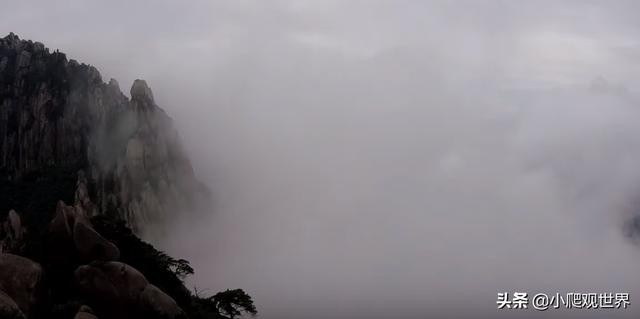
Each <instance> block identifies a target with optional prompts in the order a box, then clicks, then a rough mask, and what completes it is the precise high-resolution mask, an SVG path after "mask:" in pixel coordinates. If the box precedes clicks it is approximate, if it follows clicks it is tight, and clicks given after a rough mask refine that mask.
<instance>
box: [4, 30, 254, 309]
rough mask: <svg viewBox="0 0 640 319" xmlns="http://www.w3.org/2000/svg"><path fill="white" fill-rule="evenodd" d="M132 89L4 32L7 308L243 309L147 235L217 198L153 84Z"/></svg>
mask: <svg viewBox="0 0 640 319" xmlns="http://www.w3.org/2000/svg"><path fill="white" fill-rule="evenodd" d="M130 96H131V98H127V97H126V96H125V95H124V94H123V93H122V92H121V91H120V88H119V85H118V83H117V82H116V81H115V80H113V79H112V80H110V81H109V83H105V82H103V81H102V78H101V76H100V73H99V72H98V71H97V70H96V68H94V67H92V66H90V65H86V64H82V63H78V62H77V61H75V60H68V59H67V57H66V56H65V54H63V53H60V52H58V51H57V50H56V51H54V52H51V51H50V50H49V49H47V48H46V47H45V46H44V45H43V44H42V43H39V42H32V41H25V40H21V39H20V38H19V37H18V36H16V35H15V34H13V33H11V34H9V35H8V36H6V37H5V38H2V39H0V318H187V317H191V318H224V316H222V315H221V314H220V313H221V310H220V309H225V310H224V311H226V312H224V311H222V313H223V314H225V313H233V314H237V313H238V312H233V311H231V312H229V310H228V309H235V308H233V307H235V306H234V305H233V304H230V303H229V302H227V301H225V300H234V298H235V297H234V296H231V298H224V300H222V299H220V298H218V299H220V300H218V299H216V298H214V297H215V296H212V297H209V298H204V297H203V296H198V295H194V294H193V293H191V292H190V291H189V290H187V289H186V288H185V287H184V284H183V280H184V278H185V276H188V275H190V274H192V273H193V269H192V268H191V267H190V265H189V263H188V261H186V260H182V259H174V258H172V257H170V256H168V255H166V254H164V253H163V252H161V251H159V250H157V249H155V248H154V247H153V246H152V245H150V244H148V243H146V242H144V241H143V240H141V239H140V238H139V237H138V235H140V234H142V233H148V232H149V231H151V230H153V231H156V232H157V231H160V232H164V231H171V218H178V216H177V214H178V212H189V211H194V210H196V206H198V205H200V208H201V207H207V199H208V190H207V189H206V187H205V186H203V185H202V184H201V183H200V182H198V181H197V179H196V178H195V176H194V173H193V169H192V167H191V163H190V161H189V159H188V157H187V156H186V154H185V152H184V151H183V148H182V146H181V144H180V139H179V136H178V134H177V132H176V130H175V129H174V128H173V125H172V121H171V118H170V117H169V116H168V115H167V114H166V113H165V112H164V111H163V110H162V109H161V108H160V107H158V106H157V104H156V103H155V101H154V98H153V93H152V91H151V89H150V88H149V87H148V86H147V83H146V82H145V81H144V80H136V81H135V82H134V83H133V85H132V87H131V90H130ZM198 210H202V209H198ZM181 216H187V215H185V214H181ZM234 291H236V290H233V291H231V292H234ZM236 292H237V291H236ZM240 292H241V293H240ZM237 293H238V296H241V297H242V300H243V303H242V305H240V306H242V307H244V308H243V309H249V310H252V311H250V312H254V311H255V308H253V306H252V301H251V299H250V297H249V298H248V300H247V297H248V296H246V294H244V292H242V291H241V290H239V292H237ZM247 305H249V307H248V308H247ZM229 307H231V308H229Z"/></svg>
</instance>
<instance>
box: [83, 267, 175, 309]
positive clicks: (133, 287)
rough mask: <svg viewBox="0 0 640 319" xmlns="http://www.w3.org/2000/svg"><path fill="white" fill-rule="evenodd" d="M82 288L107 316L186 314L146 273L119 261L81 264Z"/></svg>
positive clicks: (84, 293) (97, 307) (85, 294)
mask: <svg viewBox="0 0 640 319" xmlns="http://www.w3.org/2000/svg"><path fill="white" fill-rule="evenodd" d="M75 277H76V282H77V285H78V287H79V289H80V292H81V293H82V294H83V295H84V296H87V298H89V300H90V301H91V302H92V303H91V304H92V305H95V307H96V310H98V313H99V314H100V315H101V316H102V315H103V314H105V315H106V317H107V318H139V317H140V316H142V318H176V319H177V318H186V315H185V314H184V312H183V311H182V309H181V308H180V307H179V306H178V304H177V303H176V302H175V300H174V299H173V298H171V297H170V296H169V295H167V294H166V293H164V292H163V291H162V290H160V289H159V288H158V287H156V286H154V285H152V284H149V282H148V281H147V279H146V278H145V277H144V275H143V274H142V273H140V272H139V271H138V270H136V269H135V268H133V267H131V266H129V265H127V264H124V263H121V262H117V261H110V262H96V263H92V264H90V265H85V266H80V267H79V268H78V269H77V270H76V272H75Z"/></svg>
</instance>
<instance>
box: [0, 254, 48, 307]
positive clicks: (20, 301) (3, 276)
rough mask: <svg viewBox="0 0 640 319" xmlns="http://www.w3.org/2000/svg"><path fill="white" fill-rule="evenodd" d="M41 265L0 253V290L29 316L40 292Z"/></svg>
mask: <svg viewBox="0 0 640 319" xmlns="http://www.w3.org/2000/svg"><path fill="white" fill-rule="evenodd" d="M42 273H43V271H42V267H41V266H40V264H38V263H36V262H33V261H32V260H29V259H27V258H24V257H21V256H17V255H13V254H2V253H0V291H3V292H4V293H6V295H7V296H9V297H10V298H11V299H12V300H13V301H14V302H15V303H16V305H17V306H18V307H19V308H20V310H21V311H22V313H24V314H25V315H26V316H29V313H30V311H31V309H32V308H33V307H34V306H36V305H37V303H38V301H39V299H40V296H41V294H42V291H41V288H42Z"/></svg>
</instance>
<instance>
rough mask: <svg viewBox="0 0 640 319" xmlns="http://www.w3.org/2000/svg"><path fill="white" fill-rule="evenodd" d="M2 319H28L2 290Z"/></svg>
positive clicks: (0, 297) (0, 314) (0, 313)
mask: <svg viewBox="0 0 640 319" xmlns="http://www.w3.org/2000/svg"><path fill="white" fill-rule="evenodd" d="M0 318H4V319H26V317H25V316H24V314H23V313H22V311H20V308H19V307H18V305H17V304H16V302H15V301H13V299H11V297H9V295H7V294H6V293H5V292H4V291H2V290H0Z"/></svg>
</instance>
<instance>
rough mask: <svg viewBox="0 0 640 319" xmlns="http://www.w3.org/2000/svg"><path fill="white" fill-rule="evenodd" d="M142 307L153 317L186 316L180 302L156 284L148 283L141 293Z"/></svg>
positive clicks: (172, 318) (144, 311) (172, 317)
mask: <svg viewBox="0 0 640 319" xmlns="http://www.w3.org/2000/svg"><path fill="white" fill-rule="evenodd" d="M140 303H141V307H142V308H141V309H142V311H143V313H144V314H146V315H147V316H149V317H152V318H171V319H174V318H175V319H177V318H186V314H185V313H184V311H182V309H181V308H180V307H179V306H178V304H177V303H176V302H175V300H173V298H171V297H169V295H167V294H165V293H164V292H163V291H162V290H160V289H159V288H158V287H156V286H154V285H151V284H149V285H147V287H146V288H145V289H144V290H143V291H142V294H141V295H140Z"/></svg>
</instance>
